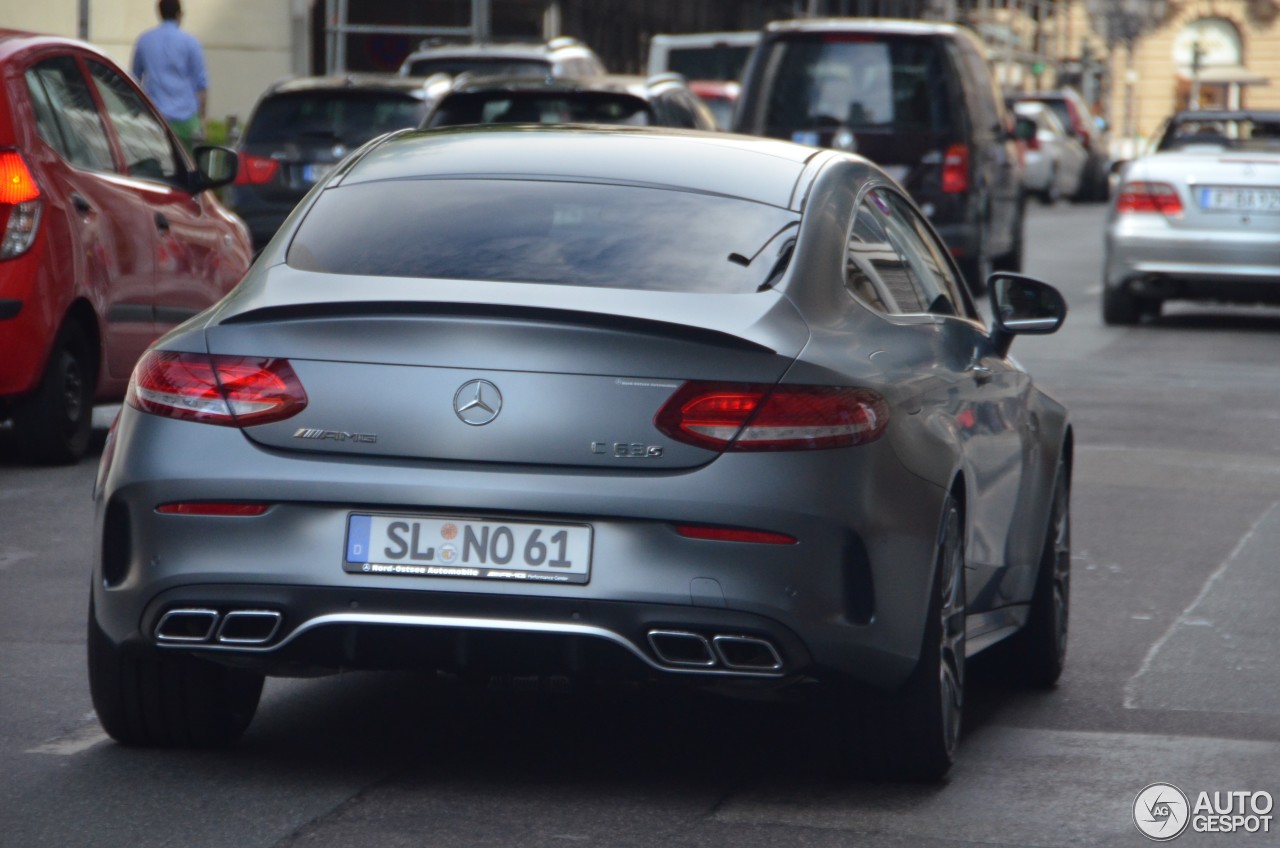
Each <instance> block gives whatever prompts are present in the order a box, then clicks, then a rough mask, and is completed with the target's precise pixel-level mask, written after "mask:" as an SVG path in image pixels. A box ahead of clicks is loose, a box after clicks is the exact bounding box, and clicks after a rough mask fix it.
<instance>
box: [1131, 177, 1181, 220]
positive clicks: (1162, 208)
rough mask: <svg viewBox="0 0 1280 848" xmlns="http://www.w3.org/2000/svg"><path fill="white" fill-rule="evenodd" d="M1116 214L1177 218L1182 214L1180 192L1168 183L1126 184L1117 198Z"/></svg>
mask: <svg viewBox="0 0 1280 848" xmlns="http://www.w3.org/2000/svg"><path fill="white" fill-rule="evenodd" d="M1116 212H1118V213H1120V214H1129V213H1155V212H1158V213H1160V214H1161V215H1165V216H1167V217H1177V216H1179V215H1181V214H1182V200H1181V199H1180V198H1179V197H1178V190H1177V189H1176V188H1174V187H1173V186H1171V185H1169V184H1168V183H1148V182H1131V183H1125V184H1124V186H1122V187H1121V189H1120V195H1119V197H1117V198H1116Z"/></svg>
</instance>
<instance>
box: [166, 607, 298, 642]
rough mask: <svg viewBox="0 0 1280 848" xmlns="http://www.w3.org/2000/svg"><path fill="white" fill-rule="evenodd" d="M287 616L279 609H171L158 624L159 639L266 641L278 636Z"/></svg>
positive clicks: (181, 640)
mask: <svg viewBox="0 0 1280 848" xmlns="http://www.w3.org/2000/svg"><path fill="white" fill-rule="evenodd" d="M283 620H284V616H283V615H282V614H281V613H280V612H278V611H277V610H232V611H231V612H228V613H227V614H226V615H223V614H222V613H219V612H218V611H217V610H211V609H175V610H169V611H168V612H166V613H165V614H164V615H163V616H162V617H161V618H160V623H159V624H157V625H156V641H157V642H161V643H164V644H169V645H173V644H186V645H198V644H203V643H208V642H217V643H219V644H223V645H265V644H266V643H268V642H270V641H271V640H272V639H274V638H275V636H276V633H277V632H278V631H279V629H280V624H281V622H282V621H283Z"/></svg>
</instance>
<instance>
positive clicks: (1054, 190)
mask: <svg viewBox="0 0 1280 848" xmlns="http://www.w3.org/2000/svg"><path fill="white" fill-rule="evenodd" d="M1013 110H1014V114H1015V116H1016V117H1017V120H1018V122H1019V125H1020V128H1021V131H1020V132H1019V133H1018V137H1019V138H1020V139H1023V140H1024V141H1025V143H1026V145H1027V150H1026V155H1025V156H1024V157H1023V162H1024V164H1025V166H1026V171H1025V173H1024V176H1023V178H1022V185H1023V187H1024V188H1026V190H1027V191H1029V192H1031V193H1032V194H1034V195H1036V197H1038V198H1039V199H1040V202H1041V203H1045V204H1050V205H1051V204H1053V203H1056V202H1057V201H1058V199H1059V198H1062V197H1074V196H1075V195H1076V194H1078V193H1079V191H1080V186H1081V184H1082V182H1083V180H1084V177H1085V172H1086V170H1087V168H1088V164H1089V154H1088V152H1087V151H1086V150H1085V149H1084V146H1083V145H1082V144H1080V142H1079V141H1077V140H1076V138H1075V136H1073V135H1071V134H1070V133H1069V132H1067V131H1066V129H1065V128H1064V127H1063V126H1062V122H1061V121H1059V120H1058V116H1057V115H1056V114H1054V112H1053V110H1052V109H1050V108H1049V107H1048V106H1046V105H1045V104H1043V103H1036V102H1034V101H1022V102H1019V103H1015V104H1014V107H1013ZM1024 122H1025V124H1024Z"/></svg>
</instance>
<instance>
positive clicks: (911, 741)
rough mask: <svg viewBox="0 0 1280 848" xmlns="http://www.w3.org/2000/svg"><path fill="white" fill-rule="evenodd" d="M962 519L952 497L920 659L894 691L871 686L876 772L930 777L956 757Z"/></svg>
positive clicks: (866, 705) (961, 665)
mask: <svg viewBox="0 0 1280 848" xmlns="http://www.w3.org/2000/svg"><path fill="white" fill-rule="evenodd" d="M964 684H965V575H964V521H963V516H962V515H961V511H960V508H959V505H958V504H957V503H956V502H955V501H954V500H953V499H951V498H948V500H947V504H946V508H945V511H944V513H943V520H942V530H941V533H940V537H939V542H938V559H937V563H936V565H935V568H934V578H933V590H932V593H931V597H930V603H929V613H928V618H927V620H926V623H925V632H924V642H923V646H922V648H921V652H920V662H919V664H918V665H917V666H916V668H915V670H914V671H913V672H912V673H911V677H910V678H908V679H907V682H906V684H905V685H904V686H903V687H902V688H901V689H899V690H898V691H897V692H894V693H890V694H884V693H868V694H867V695H865V696H864V700H863V703H862V705H861V706H862V715H863V722H862V726H861V727H860V728H859V730H860V738H859V739H858V744H859V747H860V748H861V751H860V753H861V755H862V758H863V764H864V765H866V766H867V767H869V769H870V770H871V771H872V772H873V773H875V774H876V775H878V776H884V777H890V778H894V779H900V780H911V781H920V782H931V781H936V780H939V779H941V778H942V776H943V775H945V774H946V773H947V770H948V769H950V768H951V764H952V763H953V762H954V760H955V752H956V747H957V745H958V744H959V742H960V726H961V719H962V717H963V714H964Z"/></svg>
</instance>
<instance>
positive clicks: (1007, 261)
mask: <svg viewBox="0 0 1280 848" xmlns="http://www.w3.org/2000/svg"><path fill="white" fill-rule="evenodd" d="M1026 225H1027V201H1026V198H1025V197H1024V198H1022V199H1021V200H1019V201H1018V220H1017V221H1016V222H1015V223H1014V225H1013V228H1014V230H1013V247H1012V249H1010V250H1009V252H1008V253H1006V254H1005V255H1004V256H1001V257H1000V258H999V259H998V260H996V262H995V263H994V264H993V267H994V269H995V270H997V271H1009V272H1010V273H1013V274H1021V273H1022V262H1023V255H1024V253H1025V250H1024V248H1025V245H1026V229H1027V226H1026Z"/></svg>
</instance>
